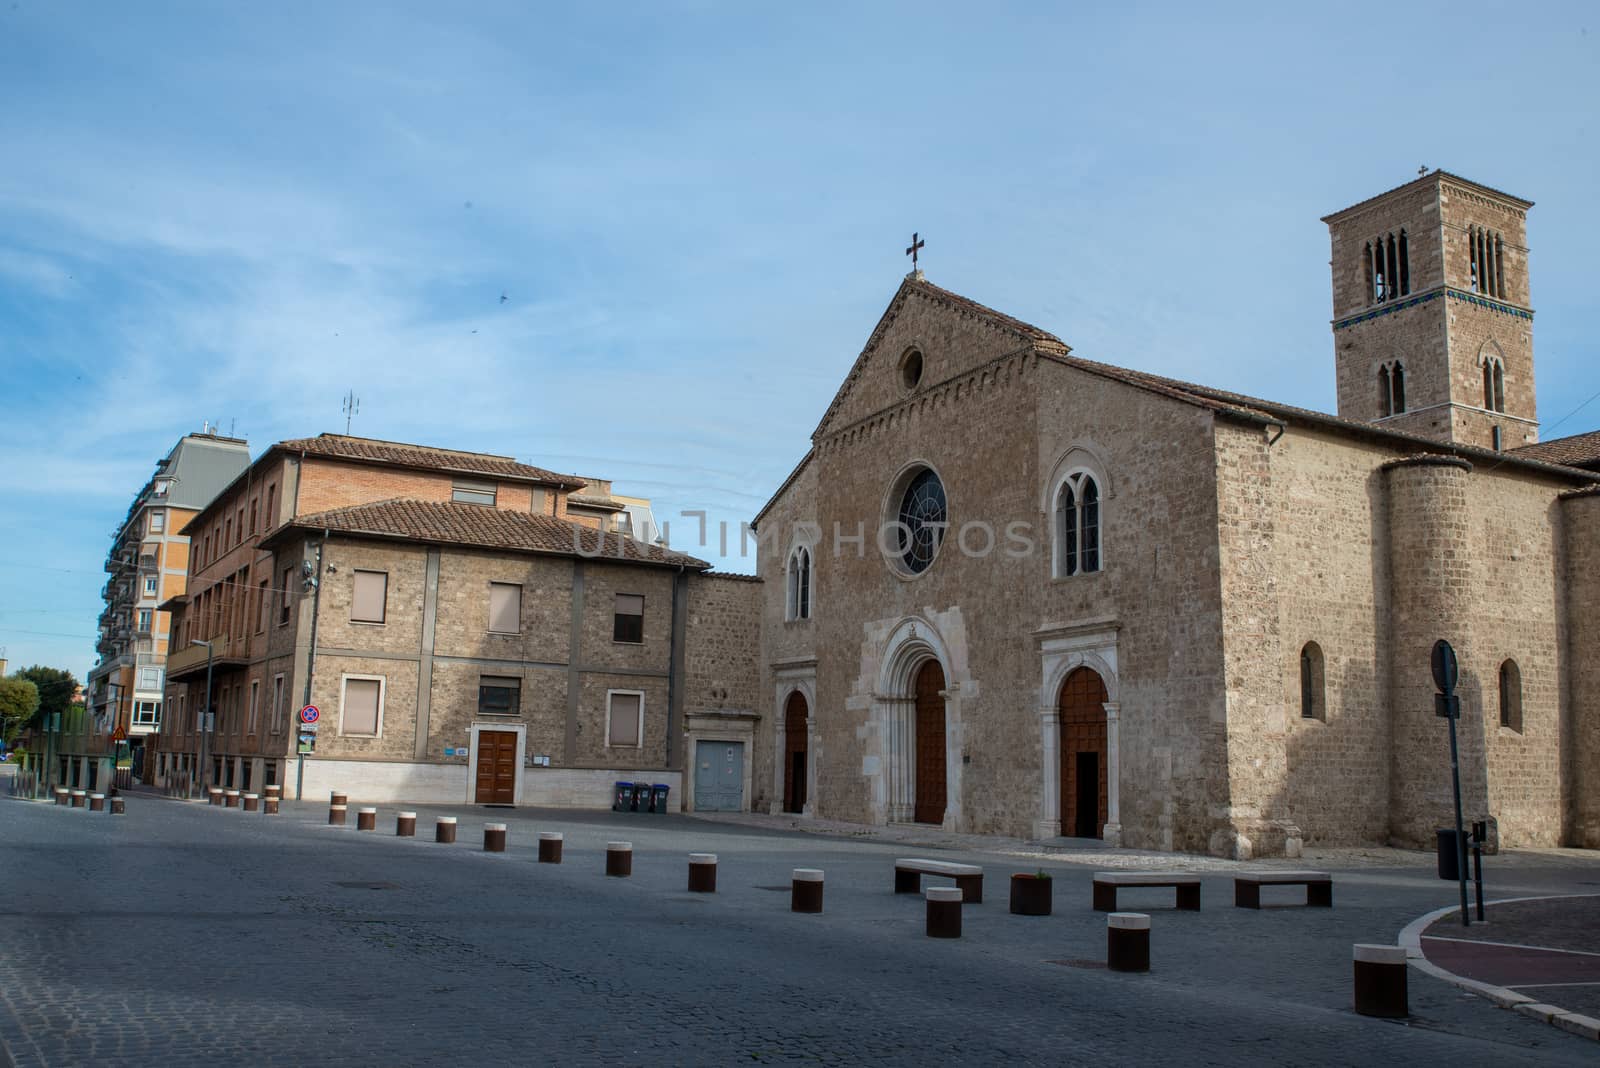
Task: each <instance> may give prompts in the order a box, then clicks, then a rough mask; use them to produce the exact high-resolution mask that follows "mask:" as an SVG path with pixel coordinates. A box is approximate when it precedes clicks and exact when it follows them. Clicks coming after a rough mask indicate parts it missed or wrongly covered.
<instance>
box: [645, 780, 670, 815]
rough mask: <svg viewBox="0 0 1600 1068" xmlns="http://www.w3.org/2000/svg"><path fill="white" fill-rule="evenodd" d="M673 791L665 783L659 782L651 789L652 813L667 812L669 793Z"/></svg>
mask: <svg viewBox="0 0 1600 1068" xmlns="http://www.w3.org/2000/svg"><path fill="white" fill-rule="evenodd" d="M671 789H672V787H671V786H669V785H667V784H666V783H664V782H658V783H656V784H655V785H654V786H652V787H651V788H650V811H651V812H665V811H666V810H667V793H668V792H669V791H670V790H671Z"/></svg>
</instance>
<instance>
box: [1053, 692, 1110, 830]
mask: <svg viewBox="0 0 1600 1068" xmlns="http://www.w3.org/2000/svg"><path fill="white" fill-rule="evenodd" d="M1059 715H1060V723H1061V746H1060V752H1061V778H1060V783H1061V833H1062V834H1063V835H1066V836H1067V837H1069V838H1099V837H1101V834H1102V832H1103V829H1104V827H1105V825H1106V822H1107V795H1108V781H1107V774H1106V772H1107V768H1106V748H1107V747H1106V684H1105V681H1104V680H1103V679H1101V678H1100V676H1099V674H1098V673H1096V672H1095V670H1094V669H1093V668H1087V667H1080V668H1076V669H1074V670H1073V672H1072V673H1071V674H1070V675H1068V676H1067V678H1066V681H1065V682H1063V683H1062V684H1061V696H1060V699H1059Z"/></svg>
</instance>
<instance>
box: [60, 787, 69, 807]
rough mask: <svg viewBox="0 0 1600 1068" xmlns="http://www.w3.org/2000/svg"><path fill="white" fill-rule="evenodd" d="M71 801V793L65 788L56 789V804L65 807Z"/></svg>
mask: <svg viewBox="0 0 1600 1068" xmlns="http://www.w3.org/2000/svg"><path fill="white" fill-rule="evenodd" d="M71 800H72V791H71V790H69V789H67V788H66V787H65V786H57V787H56V804H58V805H65V804H67V803H68V802H69V801H71Z"/></svg>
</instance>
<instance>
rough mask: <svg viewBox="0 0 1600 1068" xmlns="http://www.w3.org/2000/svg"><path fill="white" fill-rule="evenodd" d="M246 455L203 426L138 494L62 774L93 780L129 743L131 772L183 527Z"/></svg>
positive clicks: (115, 540)
mask: <svg viewBox="0 0 1600 1068" xmlns="http://www.w3.org/2000/svg"><path fill="white" fill-rule="evenodd" d="M249 462H250V453H249V446H248V445H247V444H246V443H245V441H244V440H243V439H241V438H232V437H223V436H221V435H218V434H214V433H211V432H210V430H209V428H208V429H206V430H204V431H202V432H201V433H198V434H186V435H184V436H183V437H182V438H180V439H179V440H178V442H177V444H175V445H174V446H173V447H172V449H171V450H170V451H169V452H168V453H167V455H166V456H164V457H162V458H161V460H159V461H158V462H157V463H156V468H155V471H154V472H153V473H152V474H151V476H150V478H149V479H148V480H147V481H146V482H145V484H144V486H143V487H142V488H141V489H140V490H139V492H138V493H137V494H135V496H134V498H133V502H132V503H131V504H130V505H129V506H128V512H127V515H126V516H124V518H123V520H122V522H121V524H120V525H118V527H117V529H116V530H115V532H113V534H112V541H111V550H110V552H108V553H107V554H106V561H105V570H106V576H107V577H106V584H105V586H104V587H102V589H101V595H102V597H103V598H104V600H105V607H104V609H102V611H101V613H100V621H99V634H98V638H97V642H96V646H95V648H96V652H97V653H98V654H99V660H98V662H97V663H96V664H95V666H94V668H93V669H92V670H91V671H90V672H89V679H88V688H87V694H86V703H87V708H88V715H87V716H84V717H75V718H74V719H72V721H71V722H69V723H68V724H67V725H65V728H64V732H63V734H62V737H61V739H60V742H59V745H58V749H57V751H58V752H59V753H60V756H59V758H58V760H59V767H58V768H57V775H58V776H59V778H58V780H57V781H59V782H63V783H67V784H69V785H75V786H83V787H88V786H98V785H101V784H102V781H103V779H102V777H103V776H108V775H109V771H110V767H111V764H112V762H113V761H114V760H115V759H116V756H117V753H116V751H115V742H117V741H122V742H126V744H127V754H126V755H128V756H130V757H131V758H132V767H133V771H134V774H135V775H139V774H140V773H141V772H142V771H143V770H144V768H145V762H144V758H145V756H146V752H145V746H146V739H147V738H148V737H149V736H150V735H152V734H154V733H155V732H156V731H157V730H158V729H159V727H160V724H161V713H162V693H163V687H164V684H165V668H166V658H167V651H168V644H169V639H170V624H171V621H170V618H169V615H168V613H167V612H164V611H162V610H161V607H160V606H161V604H162V602H164V601H166V600H168V599H170V598H172V597H175V596H178V595H180V594H182V593H183V589H184V581H185V579H186V577H187V575H188V569H189V536H188V533H187V527H188V524H189V520H190V519H192V518H193V517H194V516H195V515H196V514H197V513H198V512H199V511H200V510H201V509H202V508H204V507H205V506H206V505H207V504H208V503H210V501H211V498H212V497H213V496H215V495H216V493H217V491H218V490H220V489H221V488H222V487H223V486H225V485H227V484H228V483H229V482H231V481H232V480H233V478H234V477H235V476H236V475H238V474H239V472H241V471H243V470H244V469H245V467H246V466H247V465H248V464H249Z"/></svg>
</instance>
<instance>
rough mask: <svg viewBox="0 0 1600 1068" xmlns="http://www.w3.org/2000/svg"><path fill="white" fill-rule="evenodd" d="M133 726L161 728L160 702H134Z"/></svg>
mask: <svg viewBox="0 0 1600 1068" xmlns="http://www.w3.org/2000/svg"><path fill="white" fill-rule="evenodd" d="M133 725H134V726H135V727H159V726H161V702H160V701H135V702H134V703H133Z"/></svg>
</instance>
